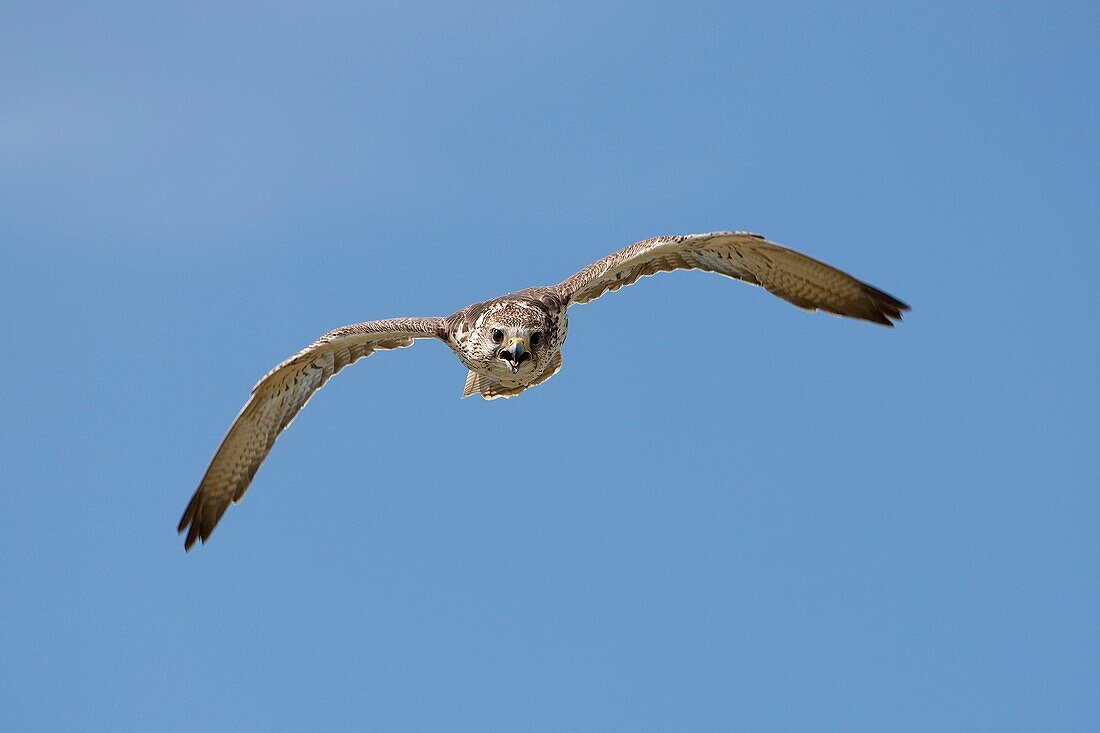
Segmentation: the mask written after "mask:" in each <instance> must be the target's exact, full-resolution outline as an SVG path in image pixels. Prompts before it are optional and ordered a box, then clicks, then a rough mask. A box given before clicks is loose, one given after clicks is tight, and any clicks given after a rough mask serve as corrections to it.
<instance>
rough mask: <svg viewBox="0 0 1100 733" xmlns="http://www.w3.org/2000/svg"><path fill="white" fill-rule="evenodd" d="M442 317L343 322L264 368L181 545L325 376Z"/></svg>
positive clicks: (425, 333)
mask: <svg viewBox="0 0 1100 733" xmlns="http://www.w3.org/2000/svg"><path fill="white" fill-rule="evenodd" d="M443 328H444V323H443V319H442V318H396V319H391V320H385V321H368V322H367V323H356V324H353V325H351V326H344V327H343V328H338V329H336V330H335V331H330V332H329V333H326V334H325V335H324V336H322V337H321V338H319V339H317V340H316V341H314V342H313V343H312V344H310V345H309V346H308V347H306V348H305V349H302V350H301V351H299V352H298V353H297V354H295V355H294V356H292V357H290V358H289V359H287V360H286V361H284V362H283V363H282V364H280V365H279V366H277V367H275V368H274V369H272V370H271V371H270V372H268V374H267V376H265V377H264V378H263V379H261V380H260V381H259V383H257V384H256V386H255V387H253V388H252V396H251V397H249V399H248V402H247V403H245V406H244V408H242V409H241V412H240V414H239V415H237V419H236V420H234V421H233V425H232V427H230V428H229V432H228V433H227V434H226V436H225V438H224V439H223V440H222V444H221V446H220V447H219V448H218V452H217V453H215V454H214V460H212V461H211V462H210V467H209V468H207V469H206V475H204V476H203V477H202V481H201V482H200V483H199V488H198V490H197V491H195V495H194V496H193V497H192V498H191V503H190V504H188V505H187V509H186V510H185V511H184V512H183V518H182V519H180V525H179V531H180V532H181V533H182V532H183V531H184V530H185V529H186V530H187V539H186V540H185V541H184V543H183V546H184V548H185V549H188V550H190V549H191V545H193V544H195V540H196V539H201V540H202V541H203V542H206V539H207V538H208V537H209V536H210V533H211V532H213V531H214V527H215V526H217V524H218V520H219V519H221V517H222V514H224V513H225V510H226V508H228V507H229V504H230V503H234V504H235V503H237V502H238V501H240V500H241V497H243V496H244V492H245V491H247V490H248V484H249V483H250V482H251V481H252V477H253V476H254V475H255V474H256V469H258V468H259V467H260V464H261V463H263V460H264V458H266V457H267V454H268V453H269V452H270V451H271V446H272V445H273V444H274V443H275V438H277V437H278V436H279V433H281V432H282V431H283V430H285V429H286V428H287V426H288V425H290V423H291V421H292V420H293V419H294V416H295V415H297V414H298V411H299V410H301V409H302V408H303V407H305V405H306V403H307V402H309V398H310V397H311V396H312V395H313V393H314V392H316V391H317V390H319V389H320V388H321V387H322V386H323V385H324V384H325V382H327V381H328V379H329V377H331V376H332V375H333V374H336V373H337V372H338V371H340V370H341V369H343V368H344V367H346V366H347V365H348V364H351V363H352V362H354V361H357V360H359V359H361V358H363V357H364V356H370V354H371V353H372V352H374V350H375V349H400V348H404V347H405V346H409V345H411V344H412V342H413V339H418V338H435V337H438V336H439V335H440V334H441V333H442V331H443Z"/></svg>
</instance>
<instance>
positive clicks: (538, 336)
mask: <svg viewBox="0 0 1100 733" xmlns="http://www.w3.org/2000/svg"><path fill="white" fill-rule="evenodd" d="M541 342H542V331H535V332H534V333H533V334H531V346H538V345H539V344H540V343H541Z"/></svg>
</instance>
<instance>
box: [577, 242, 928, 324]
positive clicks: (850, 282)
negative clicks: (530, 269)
mask: <svg viewBox="0 0 1100 733" xmlns="http://www.w3.org/2000/svg"><path fill="white" fill-rule="evenodd" d="M671 270H705V271H707V272H716V273H718V274H720V275H725V276H727V277H732V278H735V279H737V280H742V281H744V282H747V283H749V284H750V285H761V286H763V287H764V288H765V289H767V290H768V291H769V292H771V293H773V294H774V295H778V296H779V297H780V298H783V299H784V300H786V301H788V302H790V303H793V304H795V305H796V306H798V307H799V308H805V309H806V310H811V311H813V310H823V311H826V312H829V313H835V314H837V315H841V316H848V317H850V318H860V319H863V320H866V321H872V322H874V323H880V324H882V325H884V326H892V325H893V321H899V320H901V317H902V312H903V311H907V310H909V306H908V305H906V304H905V303H903V302H902V301H900V300H898V299H897V298H895V297H893V296H892V295H889V294H887V293H884V292H883V291H881V290H879V289H878V288H875V287H872V286H870V285H868V284H867V283H865V282H861V281H860V280H857V279H856V278H854V277H852V276H851V275H849V274H847V273H845V272H842V271H841V270H838V269H836V268H835V267H832V266H831V265H826V264H825V263H824V262H820V261H818V260H815V259H813V258H812V257H807V256H806V255H804V254H801V253H799V252H795V251H794V250H792V249H788V248H786V247H783V246H781V245H778V244H775V243H773V242H769V241H768V240H766V239H765V238H764V237H762V236H760V235H759V234H750V233H749V232H712V233H710V234H689V235H686V236H677V237H656V238H654V239H647V240H644V241H642V242H638V243H636V244H632V245H630V246H629V247H626V248H624V249H621V250H619V251H618V252H615V253H613V254H611V255H608V256H607V257H605V258H603V259H602V260H600V261H598V262H595V263H593V264H591V265H589V266H588V267H586V268H584V269H583V270H581V271H580V272H578V273H577V274H576V275H574V276H573V277H571V278H569V279H568V280H566V281H565V282H563V283H561V284H560V285H558V286H557V291H558V294H559V295H560V296H561V297H562V298H564V299H565V300H566V301H567V302H568V303H570V304H572V303H587V302H589V301H591V300H595V299H596V298H598V297H600V296H601V295H603V294H604V293H607V292H612V291H615V290H618V289H619V288H622V287H626V286H627V285H630V284H632V283H634V282H637V281H638V280H639V279H640V278H643V277H648V276H650V275H655V274H657V273H658V272H669V271H671Z"/></svg>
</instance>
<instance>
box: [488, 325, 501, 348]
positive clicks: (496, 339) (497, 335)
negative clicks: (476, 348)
mask: <svg viewBox="0 0 1100 733" xmlns="http://www.w3.org/2000/svg"><path fill="white" fill-rule="evenodd" d="M490 334H492V337H493V343H494V344H499V343H501V342H503V341H504V331H501V330H500V329H499V328H494V329H493V330H492V331H490Z"/></svg>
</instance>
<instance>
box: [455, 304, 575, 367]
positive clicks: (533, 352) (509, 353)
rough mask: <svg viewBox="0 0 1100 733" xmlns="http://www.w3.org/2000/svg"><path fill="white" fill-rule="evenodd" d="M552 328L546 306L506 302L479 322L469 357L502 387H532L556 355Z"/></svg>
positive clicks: (470, 339) (471, 342)
mask: <svg viewBox="0 0 1100 733" xmlns="http://www.w3.org/2000/svg"><path fill="white" fill-rule="evenodd" d="M552 328H553V320H552V319H551V317H550V314H549V313H548V312H547V309H546V307H545V306H544V305H543V304H542V303H538V302H534V301H531V300H527V299H524V300H519V299H509V298H503V299H501V300H499V301H497V302H495V303H493V304H492V305H491V306H490V307H489V308H487V309H486V311H485V313H484V314H483V315H482V317H481V318H479V319H478V322H477V324H476V326H475V328H474V329H473V332H472V333H471V334H470V338H469V341H468V342H467V345H466V348H467V353H468V354H469V355H470V356H472V357H473V358H474V359H475V360H476V361H477V362H478V366H480V367H481V368H482V369H483V370H484V371H485V372H486V373H487V374H489V375H490V376H491V377H493V378H494V379H496V380H497V381H499V382H501V383H502V384H511V383H528V382H530V381H531V380H533V379H534V378H535V377H537V376H538V375H540V374H542V372H543V371H544V370H545V369H546V367H547V365H548V364H549V363H550V360H551V358H552V357H553V355H554V350H555V346H554V343H553V339H552V338H551V336H552V333H553V331H552Z"/></svg>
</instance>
